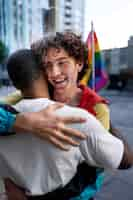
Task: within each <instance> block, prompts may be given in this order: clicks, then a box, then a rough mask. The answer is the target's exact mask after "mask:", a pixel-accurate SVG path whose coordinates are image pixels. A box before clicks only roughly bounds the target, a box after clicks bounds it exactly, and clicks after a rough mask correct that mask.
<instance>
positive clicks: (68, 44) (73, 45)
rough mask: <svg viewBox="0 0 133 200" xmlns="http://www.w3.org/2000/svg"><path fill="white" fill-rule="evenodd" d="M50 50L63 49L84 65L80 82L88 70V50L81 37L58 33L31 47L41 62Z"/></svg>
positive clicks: (70, 33)
mask: <svg viewBox="0 0 133 200" xmlns="http://www.w3.org/2000/svg"><path fill="white" fill-rule="evenodd" d="M50 48H57V49H60V48H63V49H64V50H65V51H66V52H67V53H68V55H69V56H71V57H73V58H74V59H75V60H76V61H79V62H82V63H83V65H84V66H83V69H82V71H81V72H80V73H79V76H78V80H81V79H82V77H83V76H84V74H85V73H86V70H87V69H88V48H87V45H86V44H85V43H84V42H83V41H82V39H81V36H79V35H77V34H75V33H73V32H70V31H69V32H56V33H55V34H52V35H47V36H46V37H44V38H43V39H41V40H39V41H37V42H36V43H33V44H32V45H31V49H32V50H33V51H34V52H35V54H36V55H37V56H38V57H39V59H40V62H41V60H42V56H43V55H47V51H48V50H49V49H50Z"/></svg>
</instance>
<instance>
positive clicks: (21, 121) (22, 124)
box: [13, 113, 31, 132]
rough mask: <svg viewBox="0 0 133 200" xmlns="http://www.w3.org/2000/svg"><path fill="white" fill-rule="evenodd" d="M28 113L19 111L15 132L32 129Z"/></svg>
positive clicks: (14, 126)
mask: <svg viewBox="0 0 133 200" xmlns="http://www.w3.org/2000/svg"><path fill="white" fill-rule="evenodd" d="M27 115H28V114H27V113H19V114H17V115H16V120H15V122H14V125H13V131H15V132H29V131H31V128H30V125H29V124H30V123H29V117H28V116H27Z"/></svg>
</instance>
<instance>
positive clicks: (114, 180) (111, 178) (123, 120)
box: [96, 91, 133, 200]
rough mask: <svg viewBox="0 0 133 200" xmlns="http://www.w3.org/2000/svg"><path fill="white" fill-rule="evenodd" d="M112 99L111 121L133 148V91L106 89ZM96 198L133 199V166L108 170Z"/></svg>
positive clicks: (101, 199)
mask: <svg viewBox="0 0 133 200" xmlns="http://www.w3.org/2000/svg"><path fill="white" fill-rule="evenodd" d="M102 95H104V96H106V97H107V98H108V99H109V100H110V111H111V121H112V122H113V125H115V127H117V128H119V129H120V130H121V132H122V134H123V135H124V137H125V139H126V140H127V141H128V143H129V145H131V147H132V149H133V92H116V91H105V92H102ZM96 200H133V168H132V169H130V170H119V171H115V172H111V173H109V172H107V173H106V177H105V182H104V184H103V187H102V189H101V190H100V191H99V193H98V194H97V198H96Z"/></svg>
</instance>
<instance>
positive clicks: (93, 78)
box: [81, 26, 109, 92]
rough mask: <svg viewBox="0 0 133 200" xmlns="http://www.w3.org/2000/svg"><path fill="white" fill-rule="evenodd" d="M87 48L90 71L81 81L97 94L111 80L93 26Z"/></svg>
mask: <svg viewBox="0 0 133 200" xmlns="http://www.w3.org/2000/svg"><path fill="white" fill-rule="evenodd" d="M87 46H88V70H87V72H86V74H85V75H84V77H83V79H82V80H81V83H82V84H85V85H88V86H89V87H91V88H92V89H93V90H94V91H96V92H97V91H99V90H100V89H102V88H103V87H105V86H106V84H107V82H108V80H109V79H108V74H107V72H106V70H105V66H104V63H103V60H102V56H101V52H100V48H99V43H98V39H97V35H96V32H95V31H93V26H92V30H91V32H90V33H89V35H88V38H87Z"/></svg>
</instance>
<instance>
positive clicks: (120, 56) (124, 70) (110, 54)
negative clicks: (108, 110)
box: [102, 36, 133, 89]
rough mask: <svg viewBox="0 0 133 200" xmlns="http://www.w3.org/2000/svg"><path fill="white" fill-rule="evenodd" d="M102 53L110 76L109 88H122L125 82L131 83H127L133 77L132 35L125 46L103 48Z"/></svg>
mask: <svg viewBox="0 0 133 200" xmlns="http://www.w3.org/2000/svg"><path fill="white" fill-rule="evenodd" d="M102 55H103V58H104V62H105V66H106V68H107V71H108V74H109V77H110V85H109V88H113V89H116V88H117V89H123V88H124V87H125V86H126V85H127V83H128V85H132V84H129V83H131V82H132V81H131V79H133V36H131V37H130V38H129V40H128V46H127V47H123V48H114V49H107V50H103V51H102ZM128 87H129V86H128Z"/></svg>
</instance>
